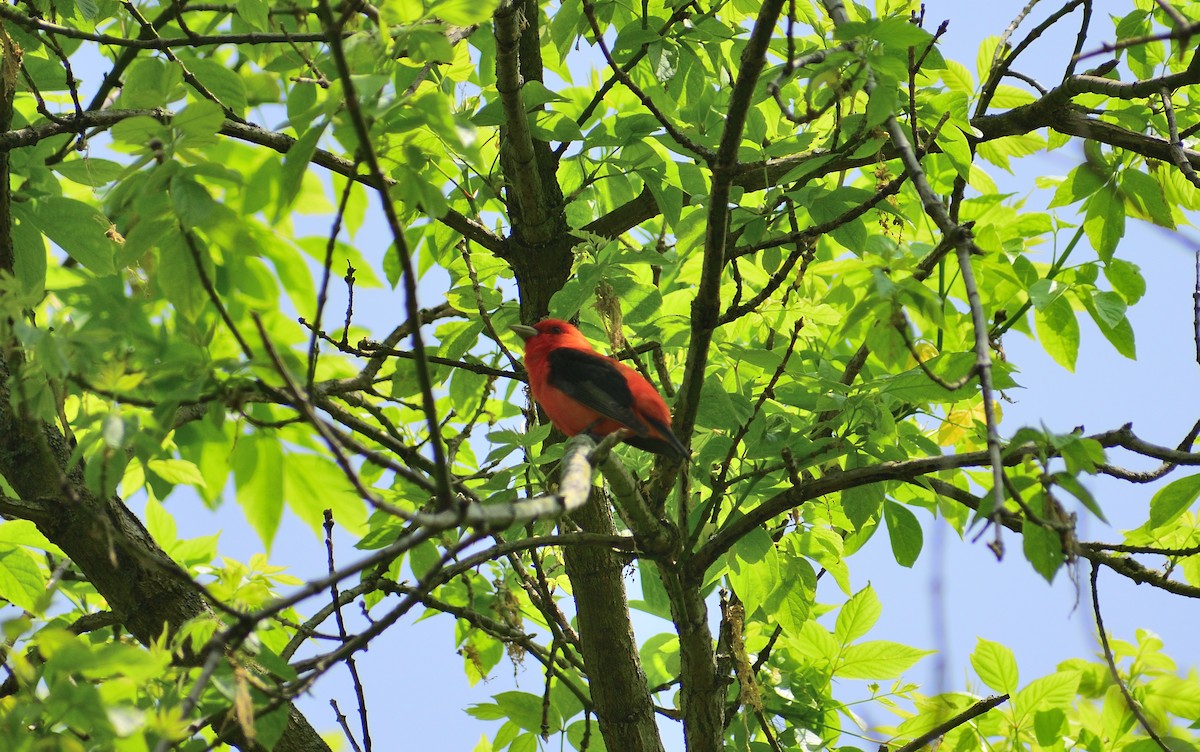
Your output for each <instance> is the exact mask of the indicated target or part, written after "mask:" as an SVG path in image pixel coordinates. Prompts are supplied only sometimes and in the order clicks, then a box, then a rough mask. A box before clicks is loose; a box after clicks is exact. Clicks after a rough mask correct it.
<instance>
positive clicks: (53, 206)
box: [29, 197, 116, 274]
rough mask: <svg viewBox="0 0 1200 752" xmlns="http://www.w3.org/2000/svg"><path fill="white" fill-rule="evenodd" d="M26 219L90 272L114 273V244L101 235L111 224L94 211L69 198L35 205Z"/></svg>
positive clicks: (94, 209)
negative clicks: (28, 218)
mask: <svg viewBox="0 0 1200 752" xmlns="http://www.w3.org/2000/svg"><path fill="white" fill-rule="evenodd" d="M29 217H30V219H31V222H32V224H33V225H34V226H36V227H37V229H39V230H41V232H42V234H43V235H45V236H46V237H48V238H50V240H51V241H52V242H53V243H54V244H56V245H57V246H58V247H59V248H62V249H63V250H64V251H66V252H67V253H68V254H70V256H71V258H73V259H75V260H76V261H78V262H79V263H81V264H83V265H84V266H86V267H87V268H88V269H90V270H91V271H93V272H95V273H96V274H112V273H114V272H115V271H116V265H115V264H114V262H113V257H114V255H115V254H116V243H115V242H113V241H112V240H110V239H109V238H108V236H107V235H106V234H105V233H106V232H107V231H108V228H109V226H110V225H111V224H112V223H111V222H109V221H108V217H106V216H104V214H102V213H101V212H100V211H99V210H98V209H96V208H95V207H93V206H89V205H88V204H85V203H83V202H82V201H76V200H74V199H70V198H58V197H48V198H43V199H40V200H38V201H37V203H36V204H35V205H34V207H33V211H32V212H31V213H30V215H29Z"/></svg>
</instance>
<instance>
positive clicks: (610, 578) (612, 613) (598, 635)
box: [563, 492, 663, 752]
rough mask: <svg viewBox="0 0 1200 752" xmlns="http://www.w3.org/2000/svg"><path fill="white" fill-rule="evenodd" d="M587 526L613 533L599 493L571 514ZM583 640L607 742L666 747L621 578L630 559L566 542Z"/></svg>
mask: <svg viewBox="0 0 1200 752" xmlns="http://www.w3.org/2000/svg"><path fill="white" fill-rule="evenodd" d="M571 519H573V520H574V521H575V522H576V523H577V524H578V525H579V526H580V527H581V528H583V529H584V530H586V531H588V532H592V533H601V534H605V535H612V534H613V533H614V532H615V529H614V527H613V519H612V510H611V508H610V507H609V506H608V504H607V503H606V502H605V500H604V499H603V498H602V497H601V496H600V495H599V494H597V493H595V492H593V493H592V499H591V501H590V502H589V503H588V505H587V506H586V507H584V508H583V509H580V510H579V511H577V512H575V513H574V514H573V515H571ZM563 559H564V561H565V563H566V567H567V576H568V577H570V578H571V588H572V590H573V592H574V594H575V612H576V614H577V616H578V618H579V641H580V648H581V650H582V652H583V663H584V666H585V667H586V668H587V674H588V682H589V686H590V687H591V692H592V702H593V703H594V705H595V707H596V715H597V717H598V718H599V721H600V733H601V734H603V736H604V746H605V747H606V748H607V749H610V750H613V752H617V751H618V750H619V751H620V752H662V749H663V746H662V740H661V739H660V738H659V734H658V726H657V725H656V724H655V723H654V702H653V700H652V699H651V697H650V688H649V686H647V682H646V675H645V673H643V671H642V661H641V656H640V655H639V654H638V648H637V640H636V639H635V638H634V636H633V624H632V623H630V621H629V604H628V602H627V601H626V598H625V584H624V582H623V581H622V578H621V572H622V571H623V569H624V563H623V562H622V561H621V560H620V559H619V558H618V557H617V555H616V554H614V553H613V552H612V551H610V550H608V549H606V548H601V547H600V546H565V547H564V548H563Z"/></svg>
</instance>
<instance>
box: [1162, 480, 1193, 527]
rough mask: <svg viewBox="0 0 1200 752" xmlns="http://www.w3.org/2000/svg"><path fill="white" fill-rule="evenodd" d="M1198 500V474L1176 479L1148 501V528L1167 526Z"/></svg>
mask: <svg viewBox="0 0 1200 752" xmlns="http://www.w3.org/2000/svg"><path fill="white" fill-rule="evenodd" d="M1197 498H1200V474H1197V475H1189V476H1187V477H1184V478H1176V479H1175V480H1173V481H1171V482H1170V483H1168V484H1167V485H1165V486H1163V487H1162V488H1160V489H1159V490H1158V492H1157V493H1155V494H1154V497H1153V498H1152V499H1150V527H1151V528H1160V527H1162V526H1164V525H1168V524H1170V523H1172V522H1174V521H1175V520H1177V519H1178V518H1179V516H1180V515H1181V514H1183V513H1184V512H1185V511H1187V509H1188V507H1190V506H1191V505H1192V504H1193V503H1194V502H1195V501H1196V499H1197Z"/></svg>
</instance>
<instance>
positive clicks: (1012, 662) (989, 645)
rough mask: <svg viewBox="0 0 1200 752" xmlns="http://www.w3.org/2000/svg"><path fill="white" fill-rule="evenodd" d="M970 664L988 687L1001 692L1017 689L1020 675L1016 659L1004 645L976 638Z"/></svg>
mask: <svg viewBox="0 0 1200 752" xmlns="http://www.w3.org/2000/svg"><path fill="white" fill-rule="evenodd" d="M971 666H972V667H973V668H974V669H975V673H977V674H979V678H980V679H982V680H983V683H984V684H986V685H987V686H988V688H989V689H994V690H995V691H997V692H1000V693H1001V694H1011V693H1012V692H1014V691H1015V690H1016V689H1017V683H1018V681H1019V676H1020V675H1019V674H1018V672H1017V659H1016V657H1014V656H1013V652H1012V651H1011V650H1009V649H1008V648H1007V647H1005V646H1004V645H1001V644H1000V643H998V642H992V641H991V640H985V639H983V638H982V637H980V638H978V642H977V643H976V644H975V652H973V653H971Z"/></svg>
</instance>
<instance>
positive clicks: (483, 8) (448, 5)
mask: <svg viewBox="0 0 1200 752" xmlns="http://www.w3.org/2000/svg"><path fill="white" fill-rule="evenodd" d="M499 5H500V3H499V0H442V2H438V3H434V4H433V6H432V7H431V8H430V9H429V14H430V15H432V16H436V17H437V18H440V19H441V20H443V21H445V22H446V23H448V24H452V25H454V26H471V25H474V24H477V23H482V22H483V21H486V20H488V19H490V18H491V17H492V15H493V14H494V13H495V12H496V8H497V7H499ZM534 730H537V729H534Z"/></svg>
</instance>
